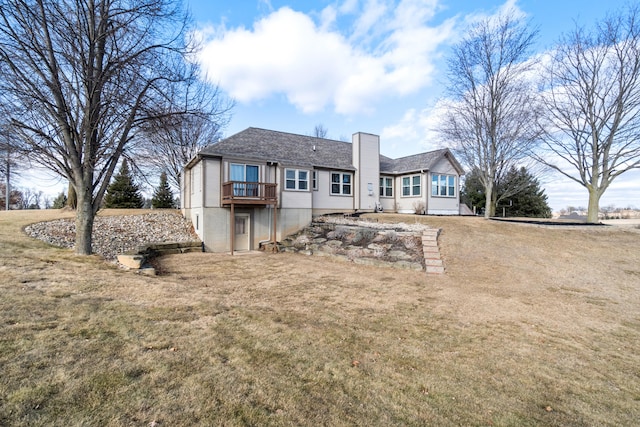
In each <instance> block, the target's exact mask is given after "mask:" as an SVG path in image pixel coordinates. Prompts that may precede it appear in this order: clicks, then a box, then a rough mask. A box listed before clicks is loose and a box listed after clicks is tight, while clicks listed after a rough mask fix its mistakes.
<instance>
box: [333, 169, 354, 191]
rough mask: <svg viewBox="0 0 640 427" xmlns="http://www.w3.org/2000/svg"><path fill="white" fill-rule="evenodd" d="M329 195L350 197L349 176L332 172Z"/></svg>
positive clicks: (348, 174)
mask: <svg viewBox="0 0 640 427" xmlns="http://www.w3.org/2000/svg"><path fill="white" fill-rule="evenodd" d="M331 194H341V195H345V196H350V195H351V174H350V173H341V172H332V173H331Z"/></svg>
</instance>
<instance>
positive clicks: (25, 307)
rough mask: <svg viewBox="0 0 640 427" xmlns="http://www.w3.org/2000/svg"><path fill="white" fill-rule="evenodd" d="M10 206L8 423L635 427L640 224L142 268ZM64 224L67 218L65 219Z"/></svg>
mask: <svg viewBox="0 0 640 427" xmlns="http://www.w3.org/2000/svg"><path fill="white" fill-rule="evenodd" d="M60 214H61V213H60V212H56V211H37V212H9V213H6V212H0V295H1V297H0V328H1V329H0V368H1V372H2V375H1V376H0V425H5V424H6V425H25V426H26V425H29V426H32V425H47V426H49V425H65V426H68V425H100V426H104V425H114V426H115V425H118V426H119V425H149V424H150V423H152V422H156V423H158V425H161V426H169V425H172V426H173V425H314V426H315V425H500V426H509V425H511V426H522V425H552V426H553V425H556V426H572V425H573V426H584V425H612V426H613V425H615V426H619V425H634V424H636V423H637V420H638V419H640V378H639V377H640V370H639V368H638V366H640V289H639V286H640V250H639V249H638V244H639V242H640V233H639V232H638V230H632V229H615V228H587V229H550V228H541V227H536V226H531V225H521V224H509V223H497V222H491V221H485V220H482V219H477V218H439V217H418V216H397V217H394V216H392V215H386V214H385V215H384V216H382V215H378V216H377V218H382V217H384V218H386V219H387V220H402V221H425V222H427V223H428V224H430V225H433V226H438V227H442V228H443V230H444V231H443V233H442V234H441V237H440V242H441V251H442V254H443V258H444V260H445V264H446V267H447V274H446V275H445V276H426V275H425V274H424V273H420V272H410V271H399V270H395V269H394V270H390V269H384V268H374V267H364V266H358V265H354V264H348V263H342V262H336V261H333V260H328V259H325V258H320V257H305V256H302V255H295V254H275V255H263V254H251V255H244V256H235V257H230V256H228V255H215V254H184V255H174V256H168V257H165V258H163V259H161V261H160V265H159V266H160V267H161V268H162V270H163V271H164V275H162V276H158V277H153V278H149V277H142V276H138V275H135V274H133V273H131V272H128V271H123V270H118V269H116V268H115V267H113V266H111V265H107V264H105V263H103V262H101V261H100V260H99V259H97V258H94V257H89V258H82V257H77V256H75V255H73V254H72V253H71V252H70V251H68V250H61V249H56V248H51V247H48V246H47V245H46V244H44V243H41V242H38V241H35V240H32V239H29V238H28V237H26V236H24V235H23V234H22V233H21V232H20V229H21V227H23V226H24V225H25V224H27V223H31V222H36V221H40V220H43V219H46V218H45V217H47V218H54V217H58V216H59V215H60ZM65 215H70V214H68V213H65Z"/></svg>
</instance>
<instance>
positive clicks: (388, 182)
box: [380, 177, 393, 197]
mask: <svg viewBox="0 0 640 427" xmlns="http://www.w3.org/2000/svg"><path fill="white" fill-rule="evenodd" d="M380 197H393V178H386V177H384V178H380Z"/></svg>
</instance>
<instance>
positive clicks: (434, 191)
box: [431, 172, 457, 198]
mask: <svg viewBox="0 0 640 427" xmlns="http://www.w3.org/2000/svg"><path fill="white" fill-rule="evenodd" d="M443 177H444V184H445V185H444V190H445V193H447V194H440V193H441V190H442V189H443V187H442V185H441V183H442V178H443ZM450 178H453V185H450V184H451V182H450ZM434 184H435V185H434ZM456 187H457V185H456V175H452V174H448V173H435V172H434V173H432V174H431V197H446V198H455V197H457V189H456ZM450 190H453V191H452V192H453V194H449V193H450Z"/></svg>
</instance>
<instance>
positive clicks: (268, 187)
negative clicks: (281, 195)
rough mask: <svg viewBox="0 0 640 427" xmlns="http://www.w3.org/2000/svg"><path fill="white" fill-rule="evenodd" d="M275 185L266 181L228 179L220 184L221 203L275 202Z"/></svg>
mask: <svg viewBox="0 0 640 427" xmlns="http://www.w3.org/2000/svg"><path fill="white" fill-rule="evenodd" d="M276 187H277V184H273V183H267V182H245V181H228V182H225V183H223V184H222V203H225V204H229V203H251V204H262V203H264V204H271V203H275V202H276V200H277V193H276Z"/></svg>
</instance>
